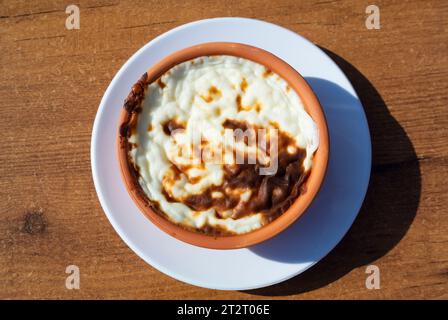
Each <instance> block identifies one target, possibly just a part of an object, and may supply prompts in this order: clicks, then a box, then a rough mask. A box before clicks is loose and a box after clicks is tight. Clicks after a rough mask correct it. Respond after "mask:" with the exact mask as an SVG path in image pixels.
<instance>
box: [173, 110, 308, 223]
mask: <svg viewBox="0 0 448 320" xmlns="http://www.w3.org/2000/svg"><path fill="white" fill-rule="evenodd" d="M223 126H224V128H228V129H233V130H237V129H240V130H242V131H246V130H249V132H251V134H253V135H255V137H254V138H255V139H256V141H258V138H259V137H258V132H259V131H258V129H260V128H259V127H256V126H253V125H251V124H249V123H247V122H244V121H238V120H232V119H227V120H226V121H225V122H224V123H223ZM277 130H278V128H277ZM246 132H247V131H246ZM251 134H249V135H245V137H244V139H246V138H248V139H250V138H252V137H251ZM244 142H245V143H246V144H247V140H244ZM269 146H270V141H269V140H268V141H267V145H266V150H265V151H266V154H268V155H270V154H269V149H270V148H269ZM288 147H290V148H288ZM291 147H292V148H291ZM288 149H289V150H288ZM241 156H242V157H243V158H244V163H242V164H231V165H223V169H224V181H223V183H222V184H221V185H219V186H212V187H209V188H207V189H206V190H203V191H202V192H201V193H200V194H195V195H189V196H187V197H185V198H182V199H177V198H175V197H173V196H172V195H170V194H169V192H168V191H167V190H164V194H165V197H166V198H167V200H168V201H170V202H181V203H184V204H185V205H187V206H188V207H190V208H191V209H193V210H195V211H204V210H207V209H210V208H213V209H215V211H216V213H217V215H218V217H220V218H228V217H229V216H230V217H231V218H233V219H238V218H241V217H244V216H247V215H249V214H254V213H258V212H260V213H262V214H263V215H264V216H265V218H266V221H272V220H273V219H275V218H276V217H278V216H279V215H280V214H281V213H283V212H284V211H286V210H287V209H288V208H289V206H290V205H291V203H292V202H293V201H294V200H295V198H296V197H297V196H298V195H299V194H300V191H301V186H302V184H303V182H304V181H305V179H306V177H307V172H304V169H303V165H302V163H303V159H304V158H305V156H306V150H304V149H300V148H297V147H296V145H295V142H294V139H293V138H292V137H290V136H289V135H288V134H286V133H285V132H283V131H281V130H278V152H277V156H276V160H277V161H278V169H277V171H276V172H275V173H273V174H271V175H261V174H260V168H262V167H265V166H266V164H262V163H260V162H259V159H256V163H254V164H250V163H248V161H247V160H248V155H247V154H244V155H241ZM270 156H272V157H275V155H270ZM271 161H272V159H271ZM188 169H189V168H182V167H181V168H179V166H173V168H172V171H173V172H172V173H173V174H172V175H171V177H170V178H171V179H172V180H174V181H175V180H177V179H179V178H180V176H181V175H182V174H185V175H186V176H187V177H188V174H187V172H186V171H187V170H188ZM193 182H194V181H193ZM248 190H250V191H251V195H250V198H249V200H248V201H247V200H246V201H244V200H243V199H241V194H242V193H244V192H245V191H248ZM229 212H231V214H230V215H229Z"/></svg>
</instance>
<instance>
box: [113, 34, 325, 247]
mask: <svg viewBox="0 0 448 320" xmlns="http://www.w3.org/2000/svg"><path fill="white" fill-rule="evenodd" d="M210 55H231V56H237V57H242V58H245V59H248V60H252V61H254V62H257V63H259V64H262V65H264V66H265V67H267V68H268V69H270V70H272V71H273V72H275V73H277V74H278V75H279V76H281V77H282V78H283V79H284V80H286V81H287V82H288V83H289V85H290V87H291V88H292V89H293V90H295V91H296V92H297V93H298V95H299V96H300V98H301V99H302V101H303V103H304V105H305V109H306V111H307V112H308V113H309V114H310V116H311V117H312V118H313V120H314V121H315V122H316V124H317V126H318V128H319V148H318V149H317V151H316V153H315V155H314V159H313V167H312V169H311V173H310V175H309V177H308V179H307V180H306V182H305V188H304V190H305V191H304V192H302V193H301V194H300V195H299V196H298V198H297V199H296V200H295V202H293V204H292V205H291V206H290V207H289V209H288V210H286V211H285V212H284V213H283V214H282V215H280V216H279V217H278V218H277V219H275V220H274V221H272V222H271V223H269V224H267V225H265V226H263V227H261V228H260V229H257V230H255V231H252V232H249V233H246V234H241V235H232V236H211V235H206V234H202V233H197V232H194V231H190V230H187V229H184V228H182V227H181V226H178V225H176V224H174V223H172V222H170V221H169V220H167V219H165V218H164V217H162V216H161V215H160V214H157V213H156V212H155V211H154V210H153V209H152V208H151V206H150V204H149V202H148V199H147V198H146V197H145V194H144V193H143V191H142V190H141V188H140V185H139V183H138V181H137V179H136V176H135V173H134V172H133V167H132V164H131V163H130V162H129V161H128V155H127V152H128V146H127V143H125V141H123V140H124V139H123V138H121V135H120V130H122V125H123V124H124V123H126V122H127V121H129V117H130V113H129V112H128V111H126V110H125V108H123V111H122V113H121V116H120V120H119V133H118V138H117V140H118V141H117V151H118V161H119V164H120V168H121V173H122V177H123V181H124V183H125V186H126V188H127V190H128V192H129V194H130V195H131V197H132V199H133V200H134V202H135V203H136V205H137V206H138V207H139V208H140V210H141V211H142V212H143V213H144V214H145V216H146V217H148V218H149V219H150V220H151V221H152V222H153V223H154V224H155V225H156V226H157V227H159V228H160V229H161V230H163V231H164V232H166V233H168V234H169V235H171V236H173V237H175V238H176V239H179V240H182V241H185V242H187V243H190V244H192V245H196V246H200V247H205V248H211V249H236V248H243V247H248V246H252V245H255V244H258V243H260V242H263V241H266V240H268V239H270V238H272V237H274V236H275V235H277V234H279V233H280V232H282V231H283V230H285V229H286V228H287V227H289V226H290V225H291V224H292V223H293V222H294V221H296V220H297V219H298V218H299V217H300V216H302V215H303V214H304V212H305V210H306V209H307V208H308V207H309V205H310V204H311V202H312V201H313V199H314V198H315V196H316V194H317V192H318V191H319V188H320V186H321V184H322V181H323V179H324V176H325V173H326V169H327V163H328V156H329V137H328V129H327V124H326V120H325V115H324V113H323V111H322V107H321V105H320V104H319V101H318V99H317V97H316V95H315V94H314V92H313V91H312V89H311V87H310V86H309V85H308V83H307V82H306V81H305V80H304V79H303V77H302V76H301V75H300V74H299V73H298V72H297V71H296V70H294V69H293V68H292V67H291V66H290V65H288V64H287V63H286V62H284V61H283V60H281V59H280V58H278V57H276V56H275V55H273V54H271V53H269V52H267V51H264V50H262V49H259V48H256V47H252V46H248V45H244V44H240V43H230V42H210V43H204V44H200V45H196V46H193V47H189V48H186V49H183V50H180V51H177V52H175V53H173V54H171V55H169V56H167V57H166V58H164V59H163V60H162V61H160V62H158V63H157V64H155V65H154V66H152V67H151V68H150V69H149V70H147V81H148V82H149V83H151V82H153V81H156V80H157V79H158V78H159V77H160V76H161V75H162V74H164V73H165V72H166V71H168V70H169V69H171V68H172V67H173V66H175V65H177V64H179V63H181V62H184V61H187V60H190V59H194V58H197V57H200V56H210ZM131 94H132V93H131ZM148 237H151V235H150V234H148Z"/></svg>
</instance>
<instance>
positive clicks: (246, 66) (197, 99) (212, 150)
mask: <svg viewBox="0 0 448 320" xmlns="http://www.w3.org/2000/svg"><path fill="white" fill-rule="evenodd" d="M124 108H125V109H126V110H127V112H128V118H127V120H126V121H125V122H124V123H123V124H122V126H121V128H120V142H121V143H123V144H126V147H127V150H128V151H127V152H128V162H129V163H130V165H131V167H132V168H133V175H134V176H135V179H136V180H137V181H138V184H139V187H140V188H141V193H142V194H143V195H144V196H145V197H146V198H147V200H148V204H149V205H150V206H151V207H152V208H153V209H154V211H156V212H157V213H158V214H160V215H162V216H164V217H165V218H166V219H168V220H170V221H171V222H173V223H175V224H178V225H180V226H182V227H184V228H187V229H190V230H194V231H197V232H203V233H206V234H211V235H224V236H225V235H233V234H243V233H247V232H250V231H253V230H256V229H258V228H261V227H262V226H263V225H266V224H267V223H269V222H271V221H273V220H274V219H276V218H277V217H278V216H280V215H281V214H282V213H283V212H285V211H286V210H287V209H288V208H289V206H290V205H291V204H292V202H294V201H295V199H296V198H297V197H298V196H300V193H301V192H302V191H303V187H304V183H305V181H306V179H307V177H308V175H309V173H310V170H312V165H313V154H314V152H315V151H316V150H317V148H318V145H319V132H318V129H317V126H316V124H315V123H314V121H313V120H312V118H311V117H310V116H309V114H308V113H307V112H306V111H305V108H304V105H303V103H302V101H301V99H300V97H299V96H298V94H297V93H296V92H295V91H294V90H292V89H291V88H290V87H289V85H288V83H287V82H286V81H285V80H283V79H282V78H281V77H279V76H278V75H277V74H275V73H273V72H272V71H270V70H269V69H267V68H266V67H264V66H263V65H261V64H258V63H255V62H253V61H250V60H247V59H244V58H239V57H234V56H226V55H217V56H204V57H199V58H195V59H192V60H189V61H186V62H183V63H180V64H178V65H176V66H174V67H172V68H171V69H170V70H168V71H167V72H165V73H164V74H163V75H161V76H160V77H159V78H158V79H157V80H156V81H154V82H152V83H149V81H148V78H147V76H146V74H145V75H143V76H142V78H141V79H140V80H139V81H138V83H136V84H135V85H134V86H133V88H132V92H131V93H130V94H129V96H128V98H127V100H126V102H125V106H124Z"/></svg>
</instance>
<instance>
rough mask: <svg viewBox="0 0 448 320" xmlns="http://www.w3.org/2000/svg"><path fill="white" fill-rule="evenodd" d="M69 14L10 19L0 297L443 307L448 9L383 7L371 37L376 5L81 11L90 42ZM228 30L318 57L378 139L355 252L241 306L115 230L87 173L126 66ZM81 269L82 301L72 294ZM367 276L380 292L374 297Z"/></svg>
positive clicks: (45, 12)
mask: <svg viewBox="0 0 448 320" xmlns="http://www.w3.org/2000/svg"><path fill="white" fill-rule="evenodd" d="M68 4H70V3H69V2H65V1H22V2H16V1H2V2H1V4H0V44H1V51H2V52H1V55H0V57H1V73H0V95H1V97H2V99H1V108H0V123H1V132H2V133H1V139H0V148H1V149H0V150H1V153H0V159H1V162H0V196H1V197H0V200H1V201H0V248H1V249H0V298H62V299H71V298H94V299H96V298H139V299H179V298H180V299H182V298H185V299H190V298H203V299H209V298H213V299H215V298H216V299H218V298H220V299H233V298H238V299H240V298H241V299H255V298H287V299H302V298H306V299H310V298H329V299H332V298H342V299H345V298H356V299H357V298H362V299H366V298H399V299H401V298H444V299H446V298H448V210H447V206H448V182H447V179H448V146H447V143H448V129H447V128H448V93H447V90H448V83H447V79H448V56H447V53H448V5H447V3H446V1H443V0H440V1H409V2H404V1H375V4H376V5H378V7H379V9H380V15H381V16H380V17H381V20H380V23H381V29H380V30H369V29H367V28H366V26H365V19H366V16H367V15H366V13H365V9H366V6H367V5H368V4H370V1H356V0H354V1H296V0H294V1H292V0H286V1H270V0H268V1H255V0H250V1H216V2H215V1H205V0H202V1H174V0H169V1H153V2H152V3H149V2H147V1H141V2H138V3H136V2H135V1H132V2H129V3H128V2H125V1H118V0H104V1H97V0H91V1H77V2H76V4H77V5H78V6H79V7H80V15H81V28H80V29H79V30H67V29H66V28H65V20H66V17H67V16H68V15H67V14H66V13H65V8H66V6H67V5H68ZM198 8H200V9H198ZM219 16H245V17H253V18H258V19H263V20H267V21H270V22H273V23H277V24H279V25H282V26H284V27H286V28H290V29H291V30H294V31H296V32H298V33H300V34H302V35H303V36H305V37H307V38H308V39H310V40H312V41H313V42H315V43H316V44H318V45H319V46H321V47H322V48H323V49H324V50H325V51H326V52H327V53H328V54H329V55H330V56H331V57H332V58H333V59H334V60H335V61H336V63H337V64H339V65H340V67H341V68H342V69H343V70H344V71H345V72H346V74H347V75H348V77H349V78H350V80H351V81H352V83H353V85H354V86H355V88H356V90H357V92H358V94H359V95H360V97H361V99H362V101H363V104H364V107H365V111H366V113H367V116H368V121H369V124H370V130H371V133H372V138H373V149H374V157H373V168H372V177H371V184H370V187H369V191H368V195H367V198H366V201H365V203H364V206H363V208H362V210H361V213H360V214H359V217H358V219H357V220H356V222H355V224H354V225H353V227H352V228H351V229H350V231H349V233H348V234H347V236H346V237H345V238H344V240H343V241H342V242H341V243H340V244H339V245H338V246H337V247H336V249H334V250H333V251H332V252H331V253H330V254H329V255H328V256H327V257H326V258H324V259H323V260H322V261H321V262H320V263H318V264H317V265H316V266H315V267H313V268H312V269H311V270H309V271H307V272H305V273H304V274H302V275H300V276H298V277H296V278H294V279H292V280H289V281H286V282H284V283H282V284H279V285H275V286H272V287H268V288H264V289H259V290H253V291H245V292H238V291H236V292H224V291H214V290H206V289H201V288H197V287H194V286H191V285H187V284H184V283H181V282H179V281H176V280H173V279H171V278H169V277H168V276H165V275H164V274H162V273H160V272H159V271H157V270H155V269H154V268H152V267H150V266H149V265H147V264H146V263H145V262H143V261H142V260H141V259H140V258H138V257H137V256H136V255H135V254H134V253H133V252H132V251H131V250H130V249H129V248H128V247H127V246H126V245H125V244H124V242H123V241H122V240H121V239H120V238H119V237H118V235H117V234H116V233H115V231H114V230H113V228H112V226H111V225H110V223H109V221H108V220H107V218H106V216H105V215H104V213H103V211H102V209H101V207H100V204H99V201H98V199H97V196H96V193H95V190H94V187H93V182H92V177H91V168H90V149H89V148H90V138H91V132H92V125H93V120H94V117H95V114H96V111H97V108H98V105H99V102H100V99H101V97H102V95H103V93H104V91H105V90H106V88H107V86H108V85H109V82H110V81H111V79H112V77H113V76H114V74H115V73H116V72H117V71H118V69H119V68H120V67H121V66H122V64H123V63H124V62H125V61H126V60H127V59H128V58H129V57H130V56H131V55H132V54H133V53H134V52H135V51H136V50H137V49H138V48H140V47H142V46H143V45H144V44H145V43H147V42H148V41H149V40H151V39H152V38H154V37H155V36H157V35H159V34H161V33H163V32H165V31H168V30H170V29H171V28H173V27H176V26H178V25H181V24H184V23H186V22H190V21H194V20H198V19H203V18H207V17H219ZM354 138H356V137H354ZM348 156H349V155H348ZM70 264H75V265H78V266H79V268H80V271H81V289H80V290H67V289H66V288H65V279H66V277H67V274H66V273H65V268H66V266H67V265H70ZM371 264H374V265H376V266H378V267H379V268H380V272H381V273H380V275H381V289H379V290H368V289H366V287H365V280H366V277H367V274H366V273H365V270H366V267H367V266H368V265H371Z"/></svg>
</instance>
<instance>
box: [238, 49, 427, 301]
mask: <svg viewBox="0 0 448 320" xmlns="http://www.w3.org/2000/svg"><path fill="white" fill-rule="evenodd" d="M321 49H322V50H324V51H325V52H326V53H327V54H328V55H329V56H330V57H331V58H332V59H333V60H334V61H335V62H336V64H337V65H338V66H339V67H340V68H341V69H342V70H343V71H344V73H345V74H346V75H347V77H348V78H349V80H350V82H351V83H352V85H353V87H354V88H355V90H356V92H357V94H358V96H359V97H360V99H361V102H362V104H363V106H364V109H365V112H366V115H367V120H368V122H369V128H370V134H371V138H372V148H373V162H372V174H371V178H370V184H369V188H368V191H367V195H366V198H365V201H364V204H363V206H362V208H361V211H360V213H359V215H358V217H357V218H356V220H355V222H354V224H353V225H352V227H351V228H350V230H349V232H348V233H347V234H346V235H345V237H344V238H343V240H342V241H341V242H340V243H339V244H338V245H337V246H336V248H335V249H333V250H332V251H331V252H330V253H329V254H328V255H327V256H326V257H325V258H324V259H322V260H321V261H320V262H318V263H317V264H316V265H315V266H313V267H312V268H311V269H310V270H308V271H306V272H304V273H303V274H301V275H299V276H296V277H294V278H292V279H290V280H288V281H286V282H283V283H280V284H277V285H273V286H270V287H266V288H261V289H255V290H248V291H243V292H246V293H249V294H252V295H260V296H282V295H293V294H298V293H303V292H307V291H311V290H315V289H318V288H321V287H324V286H326V285H328V284H330V283H332V282H334V281H336V280H337V279H339V278H341V277H343V276H344V275H345V274H347V273H348V272H350V271H351V270H353V269H354V268H356V267H359V266H364V265H368V264H372V263H374V262H375V260H377V259H379V258H380V257H382V256H384V255H385V254H387V253H388V252H389V251H390V250H391V249H392V248H393V247H394V246H395V245H396V244H397V243H398V242H399V241H400V240H401V239H402V238H403V236H404V235H405V234H406V232H407V230H408V229H409V227H410V225H411V223H412V221H413V220H414V217H415V215H416V212H417V208H418V203H419V198H420V192H421V177H420V167H419V162H418V158H417V156H416V153H415V150H414V148H413V145H412V143H411V141H410V139H409V137H408V136H407V134H406V132H405V131H404V129H403V128H402V127H401V126H400V124H399V123H398V122H397V121H396V120H395V119H394V118H393V117H392V115H391V114H390V113H389V110H388V108H387V106H386V104H385V103H384V101H383V99H382V98H381V95H380V94H379V93H378V92H377V90H376V89H375V88H374V86H373V85H372V84H371V83H370V81H369V80H368V79H367V78H366V77H364V75H363V74H362V73H361V72H359V71H358V70H357V69H356V68H355V67H354V66H353V65H351V64H350V63H349V62H347V61H345V60H344V59H343V58H341V57H340V56H338V55H336V54H335V53H333V52H331V51H329V50H327V49H324V48H321ZM307 81H308V82H309V83H310V85H311V86H312V87H313V88H314V87H318V88H320V90H333V91H334V90H343V89H342V88H339V87H338V86H337V85H336V84H334V83H331V82H329V81H326V80H323V79H317V78H307ZM336 87H338V88H336ZM344 91H345V90H344ZM347 94H348V93H347ZM354 138H356V137H354ZM347 156H350V155H347ZM278 257H281V254H274V255H272V256H269V254H267V258H270V259H277V258H278ZM278 259H281V258H278ZM360 281H364V279H360Z"/></svg>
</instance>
